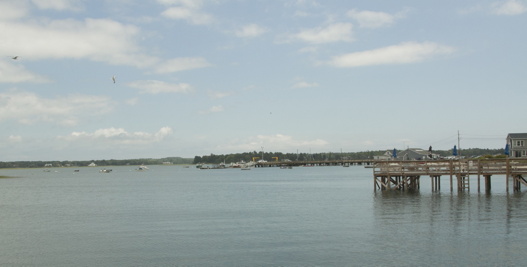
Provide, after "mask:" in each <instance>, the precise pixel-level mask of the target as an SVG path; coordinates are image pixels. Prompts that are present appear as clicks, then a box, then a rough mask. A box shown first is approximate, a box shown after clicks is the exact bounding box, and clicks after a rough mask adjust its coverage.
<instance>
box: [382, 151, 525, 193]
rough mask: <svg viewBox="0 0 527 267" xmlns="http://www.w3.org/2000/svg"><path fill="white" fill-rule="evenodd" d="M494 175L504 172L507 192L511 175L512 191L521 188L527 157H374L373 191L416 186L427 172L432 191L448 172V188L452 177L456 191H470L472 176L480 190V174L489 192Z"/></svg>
mask: <svg viewBox="0 0 527 267" xmlns="http://www.w3.org/2000/svg"><path fill="white" fill-rule="evenodd" d="M493 175H505V183H506V189H507V192H509V181H510V180H511V179H512V184H513V189H514V191H520V190H521V185H522V184H523V185H525V186H527V180H526V179H525V178H524V177H527V159H516V158H514V159H492V160H469V159H460V160H445V161H442V160H433V161H377V162H376V163H375V165H374V168H373V176H374V191H377V190H419V188H420V180H421V179H420V178H421V176H429V177H430V180H431V185H432V186H431V187H432V191H439V190H440V189H441V177H442V176H448V177H449V178H450V179H449V180H450V191H453V190H454V177H455V179H456V184H457V190H458V191H465V190H468V191H470V186H471V179H472V180H473V178H477V190H478V192H479V191H480V180H481V178H482V177H483V179H484V186H485V191H486V192H490V189H491V177H492V176H493Z"/></svg>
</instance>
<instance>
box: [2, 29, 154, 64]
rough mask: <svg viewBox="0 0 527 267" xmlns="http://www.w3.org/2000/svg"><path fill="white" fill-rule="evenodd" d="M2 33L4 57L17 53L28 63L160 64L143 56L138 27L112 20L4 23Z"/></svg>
mask: <svg viewBox="0 0 527 267" xmlns="http://www.w3.org/2000/svg"><path fill="white" fill-rule="evenodd" d="M0 32H2V33H3V34H4V35H5V36H9V38H8V39H5V40H4V41H3V42H2V46H0V54H12V53H14V52H15V53H16V54H17V55H19V56H21V57H22V58H24V59H25V60H39V59H63V58H73V59H89V60H93V61H99V62H107V63H110V64H114V65H130V66H136V67H149V66H152V65H154V64H155V63H157V62H158V61H159V60H158V59H156V58H152V57H149V56H147V55H144V54H141V52H140V48H139V47H138V46H137V45H136V44H135V43H136V39H137V38H138V36H139V29H138V28H137V27H135V26H132V25H125V24H122V23H119V22H116V21H112V20H108V19H85V20H84V21H77V20H72V19H68V20H53V21H33V22H31V23H18V22H0ZM101 40H104V41H101Z"/></svg>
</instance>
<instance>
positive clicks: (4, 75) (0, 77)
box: [0, 58, 48, 83]
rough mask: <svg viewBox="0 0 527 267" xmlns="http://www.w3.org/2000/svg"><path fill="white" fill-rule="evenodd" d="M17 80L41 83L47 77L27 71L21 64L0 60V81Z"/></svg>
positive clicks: (46, 80)
mask: <svg viewBox="0 0 527 267" xmlns="http://www.w3.org/2000/svg"><path fill="white" fill-rule="evenodd" d="M10 60H11V59H10ZM19 60H23V59H22V58H20V59H19ZM19 82H32V83H43V82H48V79H47V78H45V77H42V76H40V75H37V74H34V73H31V72H29V71H27V70H26V69H25V68H24V67H23V66H22V65H18V64H15V63H11V62H6V61H2V60H0V83H19Z"/></svg>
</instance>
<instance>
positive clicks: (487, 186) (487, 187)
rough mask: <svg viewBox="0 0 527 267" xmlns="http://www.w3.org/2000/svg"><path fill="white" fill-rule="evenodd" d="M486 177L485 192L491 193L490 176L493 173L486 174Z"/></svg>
mask: <svg viewBox="0 0 527 267" xmlns="http://www.w3.org/2000/svg"><path fill="white" fill-rule="evenodd" d="M484 177H485V192H486V193H489V192H490V188H491V185H490V180H491V179H490V178H491V177H492V175H484Z"/></svg>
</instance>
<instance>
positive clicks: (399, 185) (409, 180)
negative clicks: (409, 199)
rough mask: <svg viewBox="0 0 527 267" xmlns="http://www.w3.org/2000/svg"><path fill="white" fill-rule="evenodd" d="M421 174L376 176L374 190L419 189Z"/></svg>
mask: <svg viewBox="0 0 527 267" xmlns="http://www.w3.org/2000/svg"><path fill="white" fill-rule="evenodd" d="M419 178H420V176H415V175H414V176H401V175H393V176H392V175H390V176H387V175H381V176H375V178H374V191H377V190H381V191H384V190H400V191H412V190H419V188H420V186H421V185H420V181H419V180H420V179H419Z"/></svg>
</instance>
